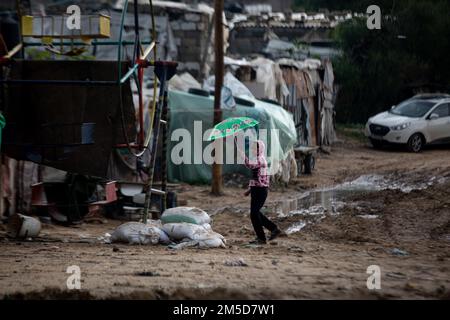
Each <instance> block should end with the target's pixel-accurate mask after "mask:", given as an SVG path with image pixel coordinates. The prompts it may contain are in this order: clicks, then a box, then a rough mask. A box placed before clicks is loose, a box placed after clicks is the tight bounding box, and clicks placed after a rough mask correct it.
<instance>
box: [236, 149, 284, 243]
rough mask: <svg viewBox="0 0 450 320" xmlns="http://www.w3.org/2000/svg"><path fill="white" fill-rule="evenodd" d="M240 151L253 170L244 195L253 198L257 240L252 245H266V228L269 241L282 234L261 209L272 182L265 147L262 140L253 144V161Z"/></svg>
mask: <svg viewBox="0 0 450 320" xmlns="http://www.w3.org/2000/svg"><path fill="white" fill-rule="evenodd" d="M238 151H239V153H240V154H241V156H242V157H243V158H244V161H245V166H246V167H247V168H249V169H251V170H252V178H251V180H250V183H249V188H248V190H247V191H245V193H244V195H245V196H248V195H250V196H251V201H250V218H251V221H252V225H253V229H254V230H255V233H256V239H255V240H253V241H251V243H253V244H265V243H266V235H265V233H264V227H265V228H266V229H268V230H269V231H270V232H271V234H270V237H269V241H270V240H273V239H275V238H276V237H278V236H279V235H280V234H281V230H280V229H279V228H278V227H277V225H276V224H275V223H273V222H272V221H270V220H269V219H268V218H267V217H266V216H265V215H264V214H263V213H262V212H261V208H262V207H263V205H264V203H265V202H266V199H267V195H268V191H269V181H270V177H269V175H268V172H267V161H266V158H265V157H264V151H265V145H264V142H263V141H262V140H256V141H254V142H253V143H252V144H251V146H250V155H251V156H252V159H251V160H249V159H248V158H247V157H246V155H245V152H243V151H242V150H241V149H239V146H238Z"/></svg>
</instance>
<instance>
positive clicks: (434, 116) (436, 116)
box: [428, 113, 439, 120]
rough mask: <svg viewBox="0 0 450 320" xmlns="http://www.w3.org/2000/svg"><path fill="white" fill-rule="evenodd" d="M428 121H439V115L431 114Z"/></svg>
mask: <svg viewBox="0 0 450 320" xmlns="http://www.w3.org/2000/svg"><path fill="white" fill-rule="evenodd" d="M428 119H430V120H435V119H439V115H438V114H437V113H432V114H430V116H429V118H428Z"/></svg>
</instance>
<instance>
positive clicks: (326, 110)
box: [321, 60, 336, 145]
mask: <svg viewBox="0 0 450 320" xmlns="http://www.w3.org/2000/svg"><path fill="white" fill-rule="evenodd" d="M324 68H325V74H324V79H323V86H322V97H321V98H322V101H323V102H322V109H321V116H322V125H321V129H322V130H321V139H322V141H321V142H322V145H331V144H332V143H333V142H334V141H335V140H336V132H335V130H334V112H335V111H334V103H333V101H334V73H333V65H332V64H331V61H330V60H325V61H324Z"/></svg>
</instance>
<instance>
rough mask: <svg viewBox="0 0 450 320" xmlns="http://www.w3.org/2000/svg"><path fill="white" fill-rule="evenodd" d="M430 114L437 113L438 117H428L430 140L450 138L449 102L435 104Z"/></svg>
mask: <svg viewBox="0 0 450 320" xmlns="http://www.w3.org/2000/svg"><path fill="white" fill-rule="evenodd" d="M431 114H437V115H438V116H439V118H437V119H429V117H428V119H429V120H428V133H429V137H430V140H431V141H430V142H433V141H436V140H442V139H447V138H450V103H443V104H441V105H439V106H437V107H436V108H435V109H434V110H433V111H432V112H431ZM431 114H430V115H431Z"/></svg>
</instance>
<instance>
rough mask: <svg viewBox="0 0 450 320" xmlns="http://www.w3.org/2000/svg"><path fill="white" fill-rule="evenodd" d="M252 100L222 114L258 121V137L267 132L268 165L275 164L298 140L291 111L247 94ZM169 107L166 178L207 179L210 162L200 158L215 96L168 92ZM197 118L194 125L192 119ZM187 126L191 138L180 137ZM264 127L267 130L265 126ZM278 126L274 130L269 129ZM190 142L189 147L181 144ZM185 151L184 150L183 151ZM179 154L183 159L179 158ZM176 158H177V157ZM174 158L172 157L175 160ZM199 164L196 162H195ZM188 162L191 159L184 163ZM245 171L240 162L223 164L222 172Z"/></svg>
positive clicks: (196, 180) (189, 181) (211, 122)
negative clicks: (251, 102)
mask: <svg viewBox="0 0 450 320" xmlns="http://www.w3.org/2000/svg"><path fill="white" fill-rule="evenodd" d="M246 100H251V101H253V102H254V103H255V106H254V107H247V106H243V105H239V104H238V105H237V106H236V108H235V110H222V112H223V113H222V117H223V119H226V118H228V117H250V118H253V119H256V120H258V121H259V125H258V127H257V128H258V130H259V133H260V138H262V140H264V138H263V136H264V135H265V134H264V132H267V135H266V136H267V140H266V145H267V149H268V150H267V154H268V161H269V165H276V163H278V162H279V161H280V160H284V159H285V158H286V156H287V152H288V151H289V150H290V149H291V148H292V147H293V146H294V144H295V143H296V141H297V136H296V130H295V125H294V121H293V119H292V114H290V113H289V112H287V111H286V110H284V109H283V108H282V107H280V106H278V105H275V104H271V103H266V102H262V101H259V100H257V99H250V98H246ZM169 108H170V136H169V137H170V138H169V139H170V142H169V148H168V159H169V160H168V162H169V163H168V179H169V181H172V182H178V181H183V182H188V183H210V181H211V165H210V164H206V163H205V162H204V161H203V154H202V153H203V151H204V150H205V148H206V147H207V146H209V145H210V144H211V143H212V142H209V141H206V139H207V136H206V137H205V131H206V130H208V129H212V128H213V127H214V126H213V109H214V97H213V96H210V97H203V96H200V95H194V94H189V93H186V92H181V91H170V92H169ZM195 122H197V127H196V129H195V126H194V123H195ZM179 129H186V130H187V131H188V132H189V134H190V141H183V138H181V136H183V137H184V135H185V134H186V131H184V130H179ZM264 129H266V131H265V130H264ZM272 129H277V130H272ZM172 140H175V141H172ZM229 143H230V144H229V145H227V144H226V143H224V161H225V157H226V155H227V154H229V153H230V152H231V151H230V150H231V149H232V139H230V140H229ZM182 145H184V146H189V149H190V150H186V149H183V151H181V152H180V149H181V146H182ZM185 151H186V153H185ZM180 155H182V156H184V157H185V158H184V159H185V160H186V159H190V161H183V163H181V164H178V163H179V162H180V160H179V158H180ZM177 159H178V160H177ZM174 160H175V161H174ZM199 161H200V162H201V164H195V163H198V162H199ZM186 162H190V163H186ZM237 172H240V173H243V174H248V169H246V168H245V167H244V166H243V165H239V164H231V165H230V164H225V165H224V166H223V174H229V173H237Z"/></svg>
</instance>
